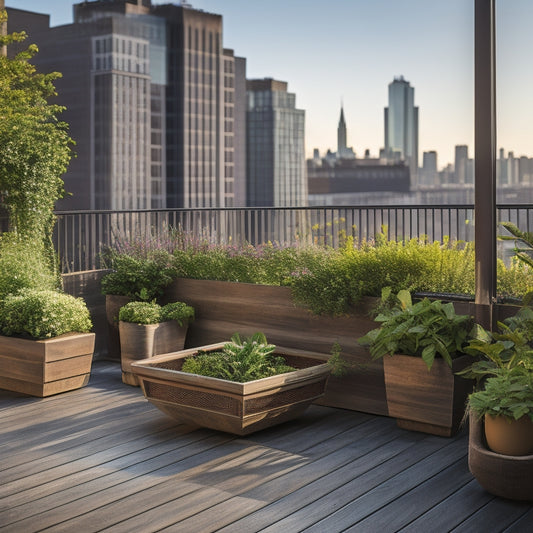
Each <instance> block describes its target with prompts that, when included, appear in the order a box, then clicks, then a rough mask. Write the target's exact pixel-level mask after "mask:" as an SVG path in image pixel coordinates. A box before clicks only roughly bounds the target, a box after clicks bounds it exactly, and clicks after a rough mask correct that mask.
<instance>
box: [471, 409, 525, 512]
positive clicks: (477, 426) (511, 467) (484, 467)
mask: <svg viewBox="0 0 533 533" xmlns="http://www.w3.org/2000/svg"><path fill="white" fill-rule="evenodd" d="M468 467H469V468H470V472H472V475H473V476H474V477H475V478H476V480H477V481H478V483H479V484H480V485H481V486H482V487H483V488H484V489H485V490H486V491H488V492H490V493H491V494H494V495H496V496H500V497H502V498H510V499H513V500H525V501H530V502H533V455H521V456H513V455H503V454H500V453H495V452H492V451H490V450H489V449H488V447H487V444H486V441H485V437H484V435H483V422H482V421H481V420H479V419H478V418H477V417H476V416H474V415H473V414H472V413H471V414H470V436H469V444H468Z"/></svg>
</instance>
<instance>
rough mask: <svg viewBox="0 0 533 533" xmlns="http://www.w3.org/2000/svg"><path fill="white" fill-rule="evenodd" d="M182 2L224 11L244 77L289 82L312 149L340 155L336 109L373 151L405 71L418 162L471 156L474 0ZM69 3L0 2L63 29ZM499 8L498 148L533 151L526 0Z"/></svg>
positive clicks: (351, 138) (531, 38)
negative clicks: (458, 150)
mask: <svg viewBox="0 0 533 533" xmlns="http://www.w3.org/2000/svg"><path fill="white" fill-rule="evenodd" d="M189 1H190V3H191V4H192V6H193V7H194V8H197V9H203V10H205V11H210V12H213V13H219V14H221V15H223V23H224V35H223V41H224V46H225V47H226V48H232V49H234V50H235V54H236V55H238V56H242V57H246V59H247V77H248V78H263V77H273V78H275V79H278V80H283V81H287V82H288V83H289V91H291V92H294V93H296V103H297V107H298V108H300V109H305V111H306V150H307V153H308V154H311V153H312V151H313V148H319V149H320V151H321V152H324V151H325V150H326V149H327V148H331V149H332V150H336V144H337V123H338V119H339V113H340V106H341V102H343V104H344V112H345V117H346V123H347V128H348V144H349V145H351V146H353V148H354V150H355V151H356V153H357V154H358V155H360V156H362V155H363V153H364V150H365V149H366V148H369V149H370V151H371V154H373V155H377V154H378V151H379V148H380V147H382V146H383V108H384V107H385V106H386V105H387V86H388V84H389V83H390V82H391V81H392V80H393V78H394V77H395V76H399V75H403V76H404V77H405V79H406V80H407V81H409V82H410V83H411V85H412V86H413V87H414V88H415V103H416V105H418V107H419V109H420V111H419V113H420V124H419V126H420V160H422V152H423V151H426V150H437V151H438V154H439V167H441V166H444V165H445V164H446V163H448V162H453V152H454V146H455V145H456V144H467V145H469V148H470V155H471V156H472V155H473V150H474V146H473V142H474V134H473V81H474V79H473V24H474V20H473V12H474V7H473V6H474V0H328V1H327V2H325V1H324V0H269V1H266V0H189ZM74 3H76V2H74V1H72V0H6V5H7V6H10V7H17V8H19V9H27V10H30V11H38V12H41V13H49V14H51V15H52V17H51V24H52V25H58V24H65V23H69V22H71V21H72V5H73V4H74ZM153 3H154V4H163V3H168V1H160V0H155V1H153ZM497 9H498V18H497V35H498V51H497V73H498V146H501V147H504V148H505V149H506V151H507V150H514V152H515V155H522V154H527V155H533V146H532V145H533V68H532V66H531V65H532V63H533V58H532V53H533V0H499V2H498V3H497ZM30 37H31V36H30Z"/></svg>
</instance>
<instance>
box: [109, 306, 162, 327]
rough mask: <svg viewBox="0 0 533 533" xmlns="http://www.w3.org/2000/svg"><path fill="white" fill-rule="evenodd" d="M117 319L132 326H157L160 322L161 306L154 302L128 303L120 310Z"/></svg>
mask: <svg viewBox="0 0 533 533" xmlns="http://www.w3.org/2000/svg"><path fill="white" fill-rule="evenodd" d="M118 319H119V320H121V321H122V322H131V323H133V324H157V323H158V322H162V320H161V306H160V305H159V304H157V303H155V302H129V303H127V304H126V305H124V306H123V307H121V308H120V310H119V312H118Z"/></svg>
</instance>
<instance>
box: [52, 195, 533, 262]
mask: <svg viewBox="0 0 533 533" xmlns="http://www.w3.org/2000/svg"><path fill="white" fill-rule="evenodd" d="M56 214H57V224H56V227H55V234H54V242H55V244H56V249H57V252H58V254H59V257H60V261H61V265H62V269H63V272H78V271H83V270H93V269H98V268H100V267H101V252H102V250H104V249H105V248H106V247H114V246H117V245H119V244H123V243H127V242H133V241H139V240H151V241H157V242H159V243H161V245H162V246H165V245H166V244H167V243H170V242H171V241H172V242H174V243H175V242H176V240H179V239H184V238H185V239H187V240H189V241H190V242H198V243H200V242H203V243H209V244H235V245H238V244H242V243H251V244H262V243H267V242H272V243H277V244H280V245H289V246H290V245H292V246H294V245H309V244H315V245H321V246H333V247H338V246H339V245H342V244H343V243H344V242H345V241H346V238H347V237H353V239H354V240H355V241H356V242H362V241H364V240H370V241H371V240H373V239H375V237H376V235H377V234H379V233H381V232H382V231H383V232H384V234H385V236H386V237H387V238H388V239H394V240H398V239H402V240H403V239H412V238H425V239H426V238H427V240H428V241H430V242H433V241H440V242H444V241H445V240H446V239H448V238H449V239H450V240H451V241H473V240H474V220H473V219H474V206H473V205H431V206H427V205H426V206H423V205H402V206H390V205H381V206H380V205H378V206H354V207H306V208H214V209H210V208H204V209H159V210H139V211H61V212H57V213H56ZM498 220H499V221H511V222H513V223H515V224H516V225H517V226H519V227H520V228H521V229H522V230H527V231H532V221H533V206H532V207H529V206H525V205H523V204H516V205H500V206H498Z"/></svg>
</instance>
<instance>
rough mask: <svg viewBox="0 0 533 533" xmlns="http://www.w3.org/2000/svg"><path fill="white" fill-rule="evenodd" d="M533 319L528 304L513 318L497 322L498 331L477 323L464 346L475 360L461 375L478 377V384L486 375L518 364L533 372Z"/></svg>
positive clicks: (532, 312)
mask: <svg viewBox="0 0 533 533" xmlns="http://www.w3.org/2000/svg"><path fill="white" fill-rule="evenodd" d="M532 320H533V310H531V309H530V308H527V307H526V308H522V309H520V310H519V312H518V313H517V314H516V315H515V316H514V317H510V318H508V319H506V320H504V321H503V322H498V328H499V332H490V331H486V330H485V329H484V328H483V327H481V326H480V325H479V324H476V325H475V327H474V328H473V330H472V338H471V339H469V342H468V344H467V345H466V346H465V348H464V351H465V352H466V353H467V354H469V355H471V356H473V357H475V358H476V361H474V362H473V363H472V364H471V365H470V366H469V367H467V368H465V369H464V370H462V371H461V372H458V374H459V375H461V376H464V377H466V378H470V379H475V380H476V381H477V383H478V385H479V384H480V383H481V382H482V381H483V380H484V379H486V378H487V377H490V376H495V375H498V373H499V372H500V371H505V370H511V369H512V368H515V367H523V368H527V369H530V370H532V371H533V348H532V347H531V340H532V339H533V329H532V326H533V323H532Z"/></svg>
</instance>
